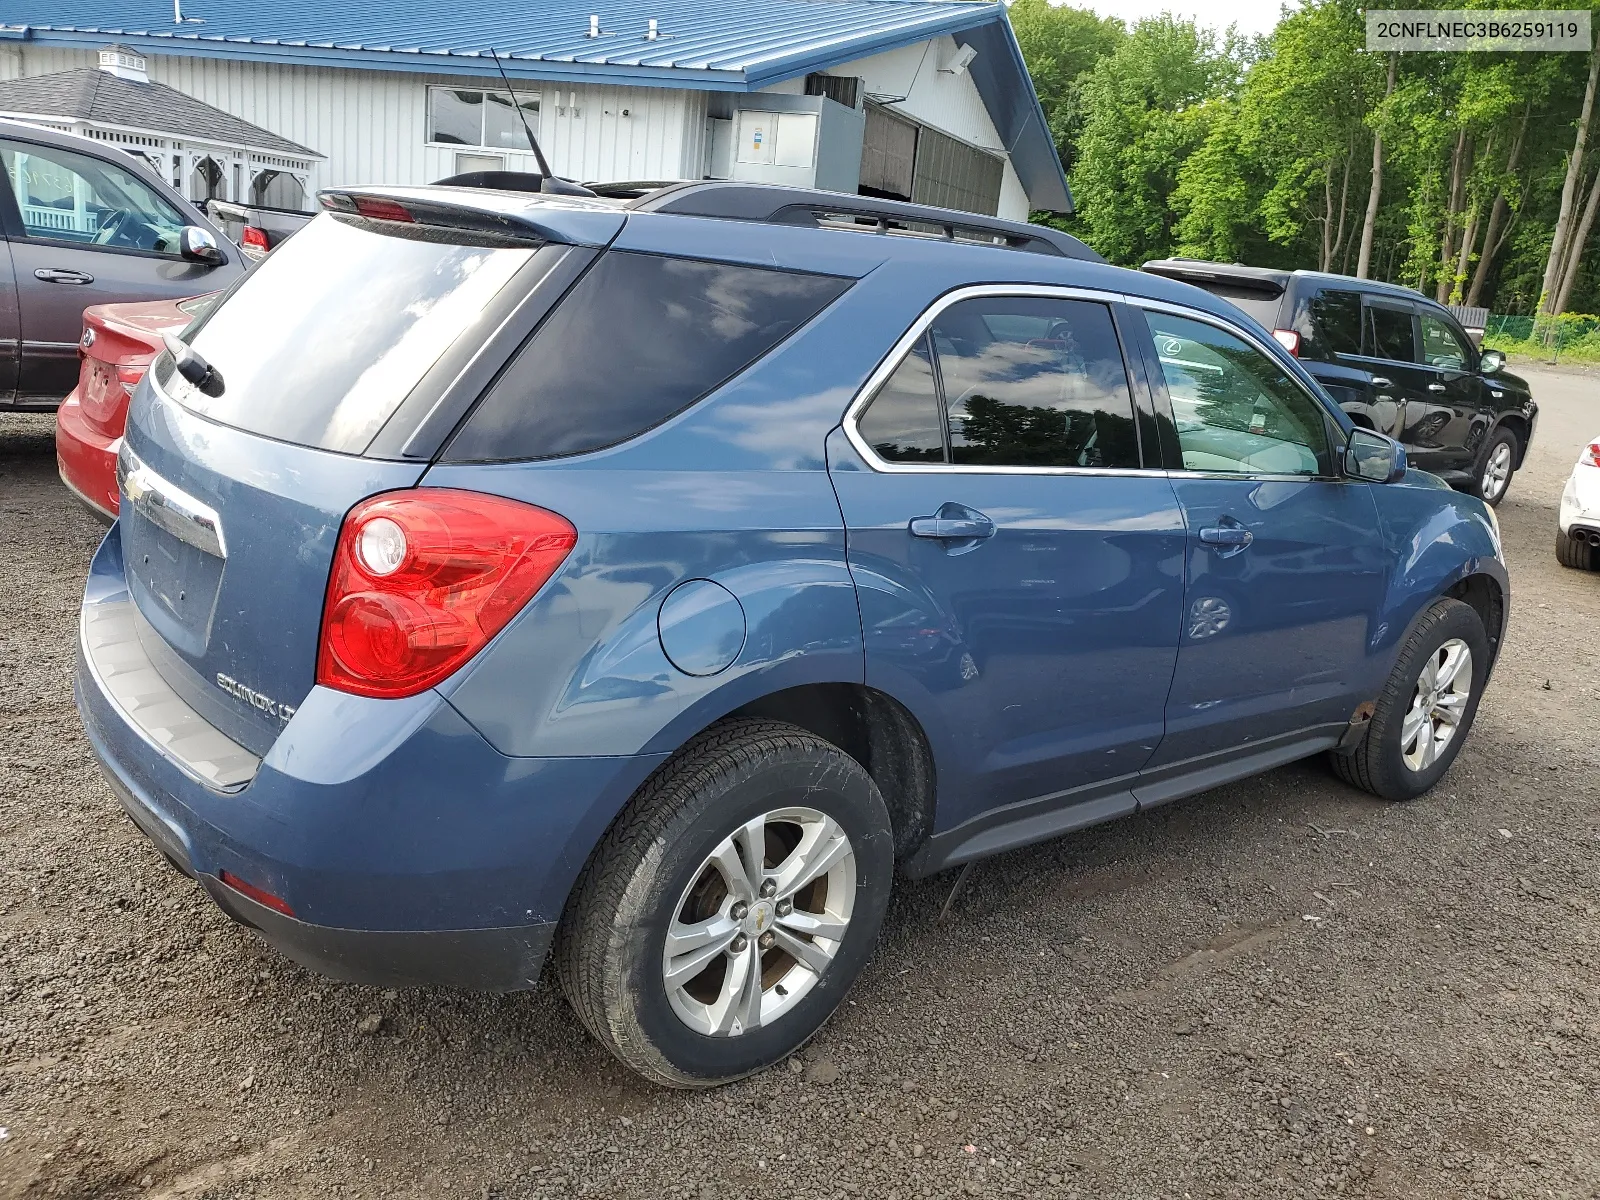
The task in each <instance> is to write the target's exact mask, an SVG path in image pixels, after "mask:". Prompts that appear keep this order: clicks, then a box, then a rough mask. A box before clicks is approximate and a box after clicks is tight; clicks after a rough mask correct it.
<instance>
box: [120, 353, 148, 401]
mask: <svg viewBox="0 0 1600 1200" xmlns="http://www.w3.org/2000/svg"><path fill="white" fill-rule="evenodd" d="M149 369H150V363H149V362H148V361H146V362H137V363H121V364H119V365H118V366H117V382H118V383H120V384H121V385H122V390H123V391H125V392H127V393H128V395H130V396H131V395H133V390H134V389H135V388H136V387H138V386H139V380H141V379H143V378H144V373H145V372H146V371H148V370H149Z"/></svg>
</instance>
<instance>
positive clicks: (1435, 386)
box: [1428, 383, 1445, 392]
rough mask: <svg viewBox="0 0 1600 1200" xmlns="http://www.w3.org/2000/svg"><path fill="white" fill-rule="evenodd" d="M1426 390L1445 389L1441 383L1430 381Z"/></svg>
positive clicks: (1439, 390) (1440, 390) (1437, 390)
mask: <svg viewBox="0 0 1600 1200" xmlns="http://www.w3.org/2000/svg"><path fill="white" fill-rule="evenodd" d="M1428 390H1429V391H1430V392H1442V391H1444V390H1445V386H1444V384H1442V383H1430V384H1429V385H1428Z"/></svg>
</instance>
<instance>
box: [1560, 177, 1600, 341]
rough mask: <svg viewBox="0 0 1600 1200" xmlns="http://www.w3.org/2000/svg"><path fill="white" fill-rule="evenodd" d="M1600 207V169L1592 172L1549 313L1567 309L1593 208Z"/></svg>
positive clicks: (1586, 238) (1592, 215)
mask: <svg viewBox="0 0 1600 1200" xmlns="http://www.w3.org/2000/svg"><path fill="white" fill-rule="evenodd" d="M1597 207H1600V171H1596V172H1595V173H1594V184H1593V185H1592V186H1591V187H1590V188H1589V201H1588V203H1587V204H1585V205H1584V206H1583V220H1581V221H1579V222H1578V229H1577V233H1576V234H1575V235H1574V236H1573V238H1572V243H1571V249H1569V250H1568V251H1567V261H1566V264H1565V265H1564V266H1563V267H1562V268H1561V287H1560V288H1559V289H1558V290H1557V292H1556V303H1555V307H1554V308H1552V309H1551V310H1550V312H1551V314H1552V315H1554V316H1557V317H1559V316H1560V315H1561V314H1562V313H1564V312H1566V311H1567V301H1568V300H1570V299H1572V287H1573V285H1574V284H1575V283H1577V281H1578V268H1579V267H1581V266H1582V265H1583V248H1584V245H1585V244H1586V243H1587V242H1588V240H1589V230H1590V229H1592V228H1593V227H1594V210H1595V209H1596V208H1597Z"/></svg>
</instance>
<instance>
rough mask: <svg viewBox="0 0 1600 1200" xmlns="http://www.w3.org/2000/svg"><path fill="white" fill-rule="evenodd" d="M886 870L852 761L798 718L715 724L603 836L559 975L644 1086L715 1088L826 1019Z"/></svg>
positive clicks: (559, 956) (887, 879)
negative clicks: (650, 1083)
mask: <svg viewBox="0 0 1600 1200" xmlns="http://www.w3.org/2000/svg"><path fill="white" fill-rule="evenodd" d="M808 871H810V872H811V875H810V876H808V875H807V872H808ZM893 874H894V838H893V835H892V833H891V831H890V827H889V814H888V810H887V808H886V807H885V805H884V802H883V797H882V796H881V795H880V794H879V792H878V788H877V785H876V784H875V783H874V782H873V781H872V778H871V776H869V775H868V774H867V772H866V771H865V770H864V769H863V768H862V766H861V764H859V763H858V762H856V761H855V759H853V758H851V757H850V756H849V755H847V754H846V753H844V751H842V750H840V749H839V748H838V747H837V746H835V745H833V744H832V743H831V742H826V741H824V740H823V739H821V738H819V737H817V736H816V735H814V734H811V733H808V732H807V731H805V730H803V729H800V728H798V727H796V726H793V725H788V724H784V723H781V722H777V721H752V720H740V721H733V722H728V723H725V724H722V725H719V726H716V727H714V728H712V729H709V730H707V731H706V732H705V733H703V734H701V735H700V736H699V737H697V738H695V739H694V740H693V741H691V742H690V743H689V744H688V745H687V746H685V747H684V748H683V749H682V750H681V751H679V752H678V754H677V755H675V756H674V757H673V758H672V759H671V760H670V761H669V762H668V763H667V764H666V765H665V766H663V767H662V768H661V769H660V770H658V771H657V772H656V774H655V775H653V776H652V777H651V778H650V780H649V781H648V782H646V783H645V785H644V786H643V787H642V788H641V789H640V790H639V792H638V793H637V794H636V795H635V796H634V798H633V800H631V801H630V802H629V804H628V807H627V808H626V809H625V810H624V811H623V813H622V815H621V816H620V817H618V818H617V820H616V822H615V823H614V824H613V825H612V827H611V829H610V831H609V832H608V833H607V834H606V836H605V838H604V840H603V841H602V842H601V844H600V846H599V848H598V849H597V850H596V851H595V853H594V856H593V857H592V858H591V859H590V861H589V864H588V865H587V866H586V867H585V868H584V871H583V874H582V876H580V878H579V880H578V884H577V886H576V888H575V889H574V892H573V898H572V900H571V902H570V903H569V904H568V907H567V912H566V916H565V918H564V919H563V922H562V927H561V930H560V933H559V935H558V938H557V944H556V947H555V954H554V966H555V969H556V973H557V977H558V978H559V980H560V982H561V987H562V990H563V991H564V992H565V993H566V997H567V1001H568V1003H570V1004H571V1006H572V1008H573V1010H574V1011H575V1012H576V1013H577V1015H578V1018H579V1020H581V1021H582V1022H583V1024H584V1026H585V1028H587V1029H588V1030H589V1032H590V1033H591V1034H593V1035H594V1037H595V1040H597V1041H598V1042H600V1044H601V1045H603V1046H605V1048H606V1049H607V1050H609V1051H611V1053H612V1054H614V1055H615V1056H616V1057H617V1058H618V1059H620V1060H621V1061H622V1062H623V1063H624V1064H625V1065H626V1066H628V1067H630V1068H632V1069H633V1070H634V1071H637V1072H638V1073H639V1074H641V1075H643V1076H644V1077H645V1078H646V1079H649V1080H651V1081H653V1082H655V1083H659V1084H663V1085H665V1086H668V1087H679V1088H704V1087H712V1086H715V1085H717V1084H721V1083H727V1082H730V1081H731V1080H735V1079H739V1078H742V1077H743V1076H746V1075H750V1074H753V1073H755V1072H756V1071H759V1070H761V1069H762V1068H764V1067H768V1066H770V1065H772V1064H773V1063H775V1062H778V1061H780V1060H781V1059H783V1058H785V1057H787V1056H788V1055H790V1054H793V1053H794V1052H795V1051H796V1050H798V1049H799V1048H800V1047H801V1046H803V1045H804V1044H805V1043H806V1042H807V1041H808V1040H809V1039H810V1038H811V1036H812V1035H813V1034H815V1033H816V1032H817V1030H818V1029H820V1028H821V1027H822V1025H823V1023H824V1022H825V1021H827V1019H828V1018H829V1016H831V1015H832V1013H833V1011H834V1009H835V1008H837V1007H838V1005H839V1003H840V1001H842V1000H843V999H844V997H845V994H846V993H847V992H848V991H849V990H850V986H851V984H853V983H854V982H855V979H856V976H857V975H858V974H859V973H860V972H861V969H862V967H863V966H865V964H866V962H867V959H868V957H869V956H870V955H871V953H872V948H873V945H874V944H875V942H876V940H877V936H878V927H879V925H880V924H881V923H882V921H883V914H884V911H885V909H886V908H887V907H888V902H889V890H890V886H891V883H892V880H893ZM807 878H809V879H810V880H811V882H806V883H804V884H800V883H798V881H799V880H802V879H807ZM823 931H828V932H832V933H833V934H834V935H835V936H833V937H828V936H826V934H825V933H824V932H823ZM669 939H670V940H669ZM791 951H793V952H792V953H791Z"/></svg>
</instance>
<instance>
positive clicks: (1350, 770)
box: [1329, 599, 1489, 800]
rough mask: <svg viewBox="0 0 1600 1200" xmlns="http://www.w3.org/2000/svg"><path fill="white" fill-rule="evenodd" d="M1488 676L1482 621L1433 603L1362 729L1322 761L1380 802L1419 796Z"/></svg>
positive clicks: (1463, 732)
mask: <svg viewBox="0 0 1600 1200" xmlns="http://www.w3.org/2000/svg"><path fill="white" fill-rule="evenodd" d="M1488 671H1489V639H1488V636H1487V634H1486V633H1485V632H1484V628H1483V621H1482V620H1481V619H1480V618H1479V616H1478V614H1477V613H1476V612H1475V611H1474V610H1473V609H1472V608H1470V607H1469V606H1467V605H1465V604H1463V603H1461V601H1459V600H1450V599H1441V600H1436V601H1434V603H1433V604H1432V606H1431V607H1429V609H1428V611H1427V612H1426V613H1424V614H1423V617H1422V619H1421V620H1420V621H1418V622H1417V626H1416V628H1415V629H1414V630H1412V633H1411V636H1410V637H1409V638H1408V639H1407V640H1406V644H1405V646H1404V647H1403V648H1402V649H1401V651H1400V657H1399V658H1398V659H1397V660H1396V661H1395V665H1394V670H1393V671H1392V672H1390V675H1389V682H1388V683H1387V684H1385V685H1384V689H1383V694H1382V695H1380V696H1379V697H1378V703H1377V706H1376V708H1375V709H1374V711H1373V714H1372V721H1371V723H1370V724H1369V725H1368V726H1367V734H1366V737H1365V738H1363V739H1362V742H1361V744H1360V745H1359V746H1357V747H1356V749H1355V750H1354V751H1353V752H1352V753H1349V754H1339V753H1334V754H1330V755H1329V761H1330V762H1331V764H1332V766H1333V770H1334V773H1335V774H1336V775H1338V776H1339V778H1341V779H1343V780H1344V781H1345V782H1346V783H1348V784H1351V785H1353V786H1355V787H1358V788H1361V789H1362V790H1364V791H1368V792H1371V793H1372V794H1373V795H1374V796H1378V797H1380V798H1382V799H1384V800H1411V799H1414V798H1416V797H1417V796H1420V795H1422V793H1424V792H1426V791H1427V790H1428V789H1429V788H1431V787H1433V785H1434V784H1436V783H1438V782H1439V779H1440V778H1441V777H1442V776H1443V775H1444V773H1445V772H1446V771H1448V770H1449V769H1450V764H1451V763H1453V762H1454V761H1455V759H1456V755H1457V754H1459V753H1460V752H1461V746H1462V743H1463V742H1465V741H1466V738H1467V734H1468V732H1469V731H1470V730H1471V728H1472V721H1473V718H1474V717H1475V716H1476V715H1477V712H1478V700H1479V698H1480V697H1481V696H1482V694H1483V683H1484V680H1485V679H1486V678H1487V676H1488Z"/></svg>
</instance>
